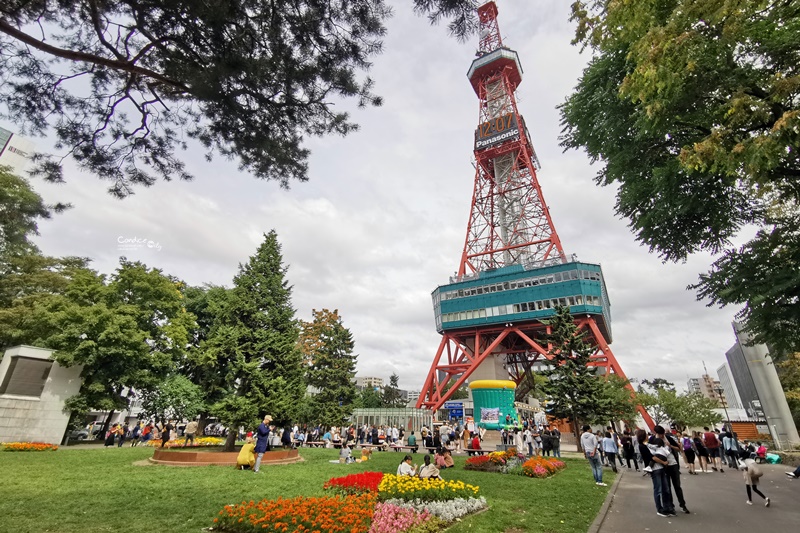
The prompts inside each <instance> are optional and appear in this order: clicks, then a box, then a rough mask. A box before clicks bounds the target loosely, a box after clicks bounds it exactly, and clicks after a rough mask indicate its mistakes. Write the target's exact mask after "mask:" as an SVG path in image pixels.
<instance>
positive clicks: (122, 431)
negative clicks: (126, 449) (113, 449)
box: [117, 422, 131, 448]
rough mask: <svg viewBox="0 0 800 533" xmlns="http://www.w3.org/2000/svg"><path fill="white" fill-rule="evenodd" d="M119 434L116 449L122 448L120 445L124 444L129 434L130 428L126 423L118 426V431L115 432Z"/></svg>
mask: <svg viewBox="0 0 800 533" xmlns="http://www.w3.org/2000/svg"><path fill="white" fill-rule="evenodd" d="M117 433H118V434H119V442H118V443H117V447H118V448H122V445H123V444H125V439H126V438H128V436H129V435H130V434H131V428H130V426H129V425H128V423H127V422H125V424H124V425H122V426H120V428H119V430H117Z"/></svg>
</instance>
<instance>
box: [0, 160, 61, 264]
mask: <svg viewBox="0 0 800 533" xmlns="http://www.w3.org/2000/svg"><path fill="white" fill-rule="evenodd" d="M50 215H51V208H50V207H48V206H47V205H45V203H44V200H42V197H41V196H39V194H38V193H36V191H34V190H33V188H32V187H31V186H30V184H29V183H28V181H27V180H25V179H24V178H21V177H19V176H16V175H14V174H13V173H12V172H11V169H10V168H8V167H4V166H0V258H6V257H8V256H10V255H17V254H20V253H23V254H25V253H31V252H33V251H36V250H37V249H36V246H35V245H34V244H33V243H32V242H31V241H30V237H32V236H33V235H38V234H39V224H38V222H39V220H41V219H47V218H50Z"/></svg>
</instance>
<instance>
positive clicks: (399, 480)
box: [378, 474, 479, 501]
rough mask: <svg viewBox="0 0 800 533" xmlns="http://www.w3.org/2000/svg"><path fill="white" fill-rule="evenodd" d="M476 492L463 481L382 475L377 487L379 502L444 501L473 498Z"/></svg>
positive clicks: (476, 490)
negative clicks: (396, 500)
mask: <svg viewBox="0 0 800 533" xmlns="http://www.w3.org/2000/svg"><path fill="white" fill-rule="evenodd" d="M478 490H479V489H478V487H476V486H475V485H468V484H466V483H464V482H463V481H455V480H448V481H445V480H443V479H430V478H425V479H420V478H418V477H411V476H396V475H394V474H384V475H383V479H382V480H381V484H380V485H379V486H378V497H379V498H380V499H381V501H385V500H390V499H398V500H404V501H410V500H422V501H446V500H453V499H455V498H471V497H474V496H476V495H477V494H478Z"/></svg>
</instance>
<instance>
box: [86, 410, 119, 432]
mask: <svg viewBox="0 0 800 533" xmlns="http://www.w3.org/2000/svg"><path fill="white" fill-rule="evenodd" d="M116 412H117V411H116V410H114V409H112V410H111V411H109V412H108V416H106V421H105V422H103V431H101V432H100V433H101V434H102V435H103V439H105V438H106V434H107V433H108V428H109V426H110V425H111V417H112V416H114V413H116ZM89 438H91V435H90V436H89Z"/></svg>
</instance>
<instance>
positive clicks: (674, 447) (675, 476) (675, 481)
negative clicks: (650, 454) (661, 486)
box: [653, 426, 690, 514]
mask: <svg viewBox="0 0 800 533" xmlns="http://www.w3.org/2000/svg"><path fill="white" fill-rule="evenodd" d="M653 429H654V431H655V433H656V437H657V438H659V439H661V440H662V441H663V442H664V445H665V446H666V447H667V448H668V449H669V451H670V453H669V455H668V456H667V465H666V466H665V467H664V474H665V475H666V477H667V481H668V482H669V484H671V485H672V490H673V491H674V492H675V497H676V498H677V499H678V505H679V506H680V508H681V511H683V512H684V513H686V514H690V512H689V509H687V508H686V500H685V499H684V498H683V488H681V465H680V464H679V463H678V457H679V454H680V450H681V447H680V445H679V443H678V441H677V440H676V439H675V437H673V436H672V435H670V434H669V433H667V432H666V431H665V430H664V427H663V426H656V427H655V428H653Z"/></svg>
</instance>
